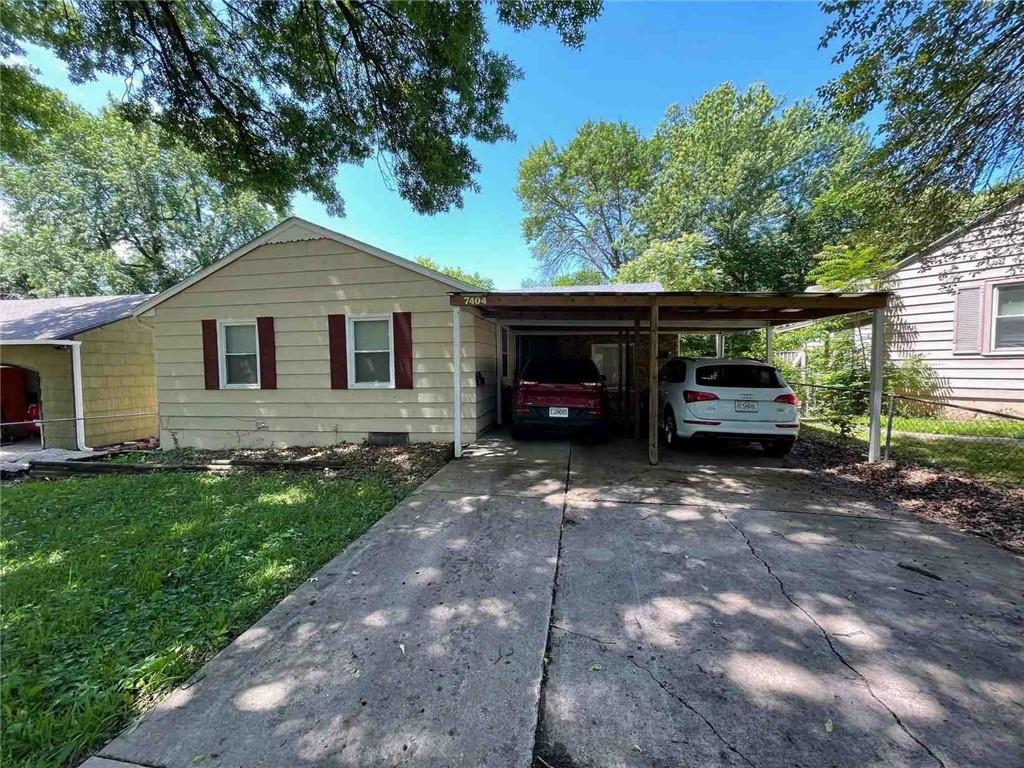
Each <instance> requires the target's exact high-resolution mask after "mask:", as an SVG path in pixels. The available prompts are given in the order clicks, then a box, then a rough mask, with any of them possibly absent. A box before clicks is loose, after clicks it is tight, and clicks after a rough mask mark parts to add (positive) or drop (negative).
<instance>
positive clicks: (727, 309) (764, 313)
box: [451, 285, 889, 329]
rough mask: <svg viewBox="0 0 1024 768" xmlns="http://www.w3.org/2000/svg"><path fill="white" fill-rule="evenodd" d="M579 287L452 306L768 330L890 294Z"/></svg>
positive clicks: (527, 316)
mask: <svg viewBox="0 0 1024 768" xmlns="http://www.w3.org/2000/svg"><path fill="white" fill-rule="evenodd" d="M623 288H628V290H620V288H619V287H618V286H593V287H592V289H591V290H586V287H583V288H582V289H581V287H580V286H576V287H575V288H573V289H571V290H564V291H556V290H552V289H545V290H542V291H534V290H525V291H490V292H475V293H467V292H462V293H459V292H457V293H452V294H451V304H452V306H456V307H473V308H475V309H478V310H480V312H482V313H483V314H484V315H485V316H487V317H493V318H496V319H503V320H510V321H514V322H516V323H519V324H530V323H550V322H552V321H564V322H579V323H581V324H586V325H597V324H601V323H614V322H616V321H632V320H636V319H640V320H644V319H645V318H646V317H647V316H648V314H649V312H650V309H651V308H652V307H654V306H657V307H658V315H659V324H660V325H661V327H662V328H667V327H680V328H685V327H701V328H719V327H720V328H732V329H740V328H763V327H765V326H768V325H773V326H774V325H784V324H789V323H794V322H799V321H801V320H815V319H819V318H824V317H834V316H837V315H846V314H849V313H851V312H862V311H865V310H871V309H878V308H881V307H885V306H886V303H887V301H888V298H889V293H888V292H885V291H876V292H871V293H720V292H709V291H665V290H637V288H638V286H635V285H634V286H623Z"/></svg>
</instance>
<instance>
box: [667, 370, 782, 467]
mask: <svg viewBox="0 0 1024 768" xmlns="http://www.w3.org/2000/svg"><path fill="white" fill-rule="evenodd" d="M799 404H800V401H799V400H797V397H796V394H794V392H793V390H792V389H790V388H789V385H787V384H786V382H785V381H784V380H783V378H782V374H781V373H779V370H778V369H777V368H775V367H774V366H771V365H767V364H766V363H761V362H758V361H756V360H723V359H720V358H690V357H676V358H673V359H672V360H669V361H668V362H667V363H665V364H664V365H663V366H662V367H661V371H660V372H659V374H658V411H659V413H658V423H659V425H660V428H661V434H662V438H663V439H664V441H665V442H666V443H667V444H668V445H676V444H678V443H679V442H680V438H693V437H721V438H733V439H738V440H748V441H756V442H760V443H761V445H762V446H763V447H764V450H765V451H766V452H767V453H769V454H771V455H773V456H782V455H784V454H786V453H789V451H790V449H791V448H792V447H793V443H795V442H796V437H797V434H798V433H799V431H800V414H799V413H798V410H797V406H798V405H799Z"/></svg>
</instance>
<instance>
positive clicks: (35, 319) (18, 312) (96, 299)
mask: <svg viewBox="0 0 1024 768" xmlns="http://www.w3.org/2000/svg"><path fill="white" fill-rule="evenodd" d="M148 298H149V294H135V295H128V296H65V297H61V298H53V299H5V300H3V301H0V340H2V341H15V340H33V339H47V340H52V339H70V338H71V337H73V336H75V335H76V334H79V333H83V332H85V331H88V330H91V329H93V328H99V327H100V326H101V325H107V324H108V323H113V322H115V321H117V320H123V319H124V318H126V317H131V314H132V310H133V309H135V307H136V306H138V305H139V304H141V303H142V302H144V301H145V300H146V299H148Z"/></svg>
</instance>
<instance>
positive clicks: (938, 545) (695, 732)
mask: <svg viewBox="0 0 1024 768" xmlns="http://www.w3.org/2000/svg"><path fill="white" fill-rule="evenodd" d="M645 453H646V451H645V446H639V445H637V444H635V443H632V442H629V441H617V442H612V443H610V444H608V445H587V444H580V445H575V444H574V445H572V446H571V447H570V446H569V444H568V443H566V442H564V441H560V440H548V441H538V442H530V443H516V442H513V441H511V440H510V439H508V438H506V437H504V436H503V435H500V434H499V435H495V436H493V437H491V438H489V439H486V440H482V441H480V442H479V443H477V444H475V445H474V446H472V447H471V448H470V449H469V450H468V451H467V453H466V457H465V458H463V459H461V460H458V461H453V462H451V463H450V464H449V465H447V466H446V467H445V468H444V469H442V470H441V471H440V472H439V473H438V474H437V475H435V476H434V477H433V478H431V480H429V481H428V482H427V483H426V484H425V485H424V486H423V488H421V490H420V491H419V492H417V493H416V494H414V495H412V496H410V497H409V498H408V499H406V501H404V502H403V503H402V504H400V505H399V506H398V507H396V508H395V509H394V510H392V512H390V513H389V514H388V515H386V516H385V517H384V518H383V519H382V520H381V521H380V522H378V523H377V525H375V526H374V527H373V528H372V529H371V530H370V532H368V533H367V534H366V535H365V536H364V537H363V538H362V539H360V540H359V541H358V542H357V543H356V544H354V545H352V546H351V547H349V549H348V550H346V551H345V552H343V553H342V554H340V555H339V556H338V557H337V558H335V559H334V560H333V561H331V562H330V563H328V564H327V565H326V566H325V567H324V568H323V569H322V570H321V571H320V572H318V573H317V574H316V575H315V576H314V578H313V579H311V580H310V581H309V582H308V583H307V584H305V585H304V586H303V587H301V588H300V589H299V590H297V591H296V592H295V593H293V594H292V595H291V596H289V597H288V598H287V599H286V600H285V601H283V602H282V603H281V604H280V605H278V606H277V607H276V608H274V609H273V610H272V611H270V612H269V613H268V614H267V615H266V616H265V617H264V618H263V619H261V620H260V621H259V622H258V623H257V624H256V625H254V626H253V627H252V628H251V629H249V630H248V631H247V632H246V633H245V634H243V635H242V636H241V637H239V638H238V639H237V640H236V641H235V642H234V643H232V644H231V645H230V646H229V647H228V648H227V649H225V650H224V651H223V652H222V653H221V654H219V655H218V656H217V657H216V658H215V659H214V660H213V661H211V662H210V663H209V664H208V665H206V667H204V668H203V669H202V670H201V671H200V672H199V673H198V674H197V675H196V676H195V677H194V678H193V679H192V680H190V681H189V682H188V684H186V685H185V686H183V687H182V688H180V689H179V690H177V691H175V692H174V693H173V694H172V695H170V696H169V697H167V698H166V699H165V700H163V701H162V702H160V703H159V704H158V705H157V706H156V707H155V708H154V710H153V711H152V712H150V713H149V714H148V715H147V716H146V717H144V718H143V719H142V720H141V722H140V723H139V724H138V725H137V726H136V727H135V728H133V729H129V730H128V731H127V732H125V733H124V734H123V735H122V736H120V737H119V738H118V739H116V740H115V741H114V742H112V743H111V744H109V745H108V746H107V747H106V748H104V750H102V751H101V753H100V754H101V755H103V756H104V758H106V759H109V760H105V759H100V758H94V759H93V760H92V762H91V764H90V765H89V768H101V766H117V765H124V764H128V765H132V764H135V765H147V766H163V767H165V768H190V767H191V766H195V765H204V766H232V767H234V766H262V765H265V766H305V765H309V766H314V765H315V766H382V767H383V766H388V767H390V766H487V768H493V767H497V768H501V767H503V766H520V767H522V768H525V767H526V766H530V765H531V764H532V765H534V766H538V767H539V768H547V767H548V766H550V767H551V768H583V767H585V766H595V767H597V766H600V767H602V768H604V767H606V766H607V767H609V768H618V767H620V766H621V767H623V768H624V767H625V766H673V767H675V766H748V768H753V767H756V768H773V767H776V766H777V767H778V768H782V766H787V767H789V766H805V767H806V768H824V767H825V766H849V767H850V768H855V767H856V768H863V767H864V766H947V767H949V768H952V766H985V767H986V768H989V767H991V768H1004V767H1005V768H1010V767H1011V766H1014V767H1015V768H1016V767H1019V766H1021V765H1024V744H1022V739H1024V736H1022V733H1024V730H1022V729H1021V727H1020V723H1021V722H1022V719H1024V643H1022V637H1024V619H1022V608H1021V595H1022V589H1024V578H1022V574H1024V569H1022V567H1021V566H1022V564H1024V561H1022V558H1020V557H1018V556H1015V555H1012V554H1010V553H1008V552H1006V551H1003V550H1000V549H997V548H996V547H993V546H991V545H989V544H987V543H986V542H984V541H982V540H980V539H975V538H971V537H968V536H965V535H962V534H958V533H956V532H955V531H952V530H950V529H947V528H944V527H942V526H939V525H935V524H929V523H926V522H922V521H919V520H915V519H912V518H910V517H908V516H906V515H904V514H902V513H899V512H896V511H894V510H893V509H889V508H884V507H881V506H879V505H878V504H872V503H870V502H868V501H866V500H864V499H863V498H862V497H860V496H858V494H857V492H856V490H855V489H854V488H853V487H850V488H846V487H844V486H843V485H842V484H836V483H835V482H834V481H831V482H829V483H828V484H825V483H824V482H823V480H822V479H821V478H818V477H816V476H815V475H813V474H812V473H810V472H807V471H804V470H800V469H795V468H793V467H791V466H790V465H788V464H787V462H786V460H785V459H770V458H766V457H764V456H763V455H762V454H761V453H760V452H757V451H743V450H739V451H731V452H730V451H717V452H714V453H701V452H693V453H670V454H668V455H667V456H666V457H665V461H664V462H663V464H661V465H660V466H659V467H650V466H648V464H647V463H646V457H645ZM552 598H553V603H552ZM538 715H539V717H538ZM121 761H124V762H121Z"/></svg>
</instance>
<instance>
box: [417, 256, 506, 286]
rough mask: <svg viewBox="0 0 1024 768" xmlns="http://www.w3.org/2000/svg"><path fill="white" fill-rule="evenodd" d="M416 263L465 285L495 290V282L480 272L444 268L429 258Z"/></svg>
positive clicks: (423, 258) (425, 257)
mask: <svg viewBox="0 0 1024 768" xmlns="http://www.w3.org/2000/svg"><path fill="white" fill-rule="evenodd" d="M416 263H417V264H419V265H420V266H422V267H426V268H427V269H432V270H434V271H435V272H441V273H442V274H445V275H449V276H450V277H454V278H455V279H456V280H461V281H462V282H464V283H469V284H470V285H475V286H477V287H479V288H481V289H482V290H485V291H493V290H494V281H493V280H491V279H490V278H489V277H484V276H483V275H481V274H480V273H479V272H467V271H466V270H464V269H461V268H460V267H442V266H441V265H440V264H438V263H437V262H436V261H434V260H433V259H432V258H430V257H429V256H420V257H419V258H418V259H416Z"/></svg>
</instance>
